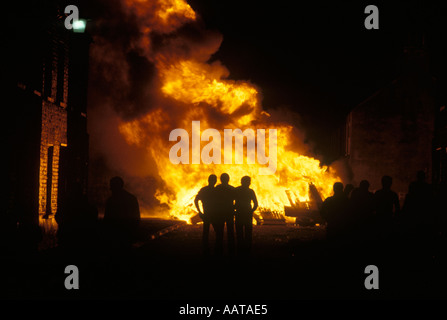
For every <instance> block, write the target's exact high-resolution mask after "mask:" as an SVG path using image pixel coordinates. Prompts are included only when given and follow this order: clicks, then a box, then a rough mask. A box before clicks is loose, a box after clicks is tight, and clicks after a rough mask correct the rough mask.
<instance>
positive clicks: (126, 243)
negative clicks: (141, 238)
mask: <svg viewBox="0 0 447 320" xmlns="http://www.w3.org/2000/svg"><path fill="white" fill-rule="evenodd" d="M110 190H111V191H112V195H111V196H110V198H109V199H107V202H106V207H105V212H104V220H103V222H104V227H105V228H106V232H107V234H108V236H109V237H108V241H110V243H109V245H111V246H112V249H128V248H130V246H131V244H132V242H133V241H134V240H135V239H136V234H137V230H138V226H139V223H140V208H139V205H138V200H137V198H136V197H135V196H134V195H132V194H130V193H129V192H127V191H126V190H124V181H123V179H121V178H120V177H113V178H112V179H110Z"/></svg>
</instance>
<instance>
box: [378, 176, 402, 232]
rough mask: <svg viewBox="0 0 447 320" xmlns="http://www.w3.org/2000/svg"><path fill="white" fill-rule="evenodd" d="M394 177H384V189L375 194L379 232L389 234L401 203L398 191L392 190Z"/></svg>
mask: <svg viewBox="0 0 447 320" xmlns="http://www.w3.org/2000/svg"><path fill="white" fill-rule="evenodd" d="M392 184H393V179H392V178H391V177H390V176H383V177H382V189H380V190H377V191H376V193H375V194H374V205H375V210H376V222H377V228H378V231H379V233H381V234H382V235H384V236H388V234H389V232H390V230H391V229H390V228H391V226H392V223H393V219H394V218H395V217H396V216H398V215H399V212H400V204H399V197H398V195H397V193H396V192H394V191H392V190H391V185H392Z"/></svg>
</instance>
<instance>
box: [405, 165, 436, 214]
mask: <svg viewBox="0 0 447 320" xmlns="http://www.w3.org/2000/svg"><path fill="white" fill-rule="evenodd" d="M432 203H433V190H432V187H431V185H430V184H428V183H427V182H426V181H425V173H424V171H418V173H417V179H416V181H413V182H411V183H410V185H409V187H408V194H407V195H406V197H405V202H404V205H403V207H402V211H403V214H404V215H408V216H411V217H414V218H415V217H416V215H421V218H422V216H423V215H424V213H426V212H429V211H430V209H432V208H431V207H432Z"/></svg>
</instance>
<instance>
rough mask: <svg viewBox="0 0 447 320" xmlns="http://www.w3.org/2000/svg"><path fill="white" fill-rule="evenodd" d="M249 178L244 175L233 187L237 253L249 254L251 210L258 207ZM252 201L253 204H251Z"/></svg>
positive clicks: (251, 223)
mask: <svg viewBox="0 0 447 320" xmlns="http://www.w3.org/2000/svg"><path fill="white" fill-rule="evenodd" d="M250 184H251V178H250V177H249V176H245V177H243V178H242V179H241V185H240V186H239V187H237V188H236V189H235V208H236V236H237V245H238V253H240V254H250V252H251V244H252V234H253V212H255V210H256V209H257V208H258V199H257V198H256V194H255V192H254V191H253V189H250ZM252 203H253V205H252Z"/></svg>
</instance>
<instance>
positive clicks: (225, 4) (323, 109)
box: [189, 0, 447, 151]
mask: <svg viewBox="0 0 447 320" xmlns="http://www.w3.org/2000/svg"><path fill="white" fill-rule="evenodd" d="M189 3H190V4H191V6H192V7H193V9H194V10H195V11H197V12H198V13H199V14H200V15H201V17H202V18H203V20H204V22H205V25H206V26H207V28H210V29H216V30H218V31H219V32H220V33H222V34H223V43H222V46H221V48H220V50H219V51H218V52H217V53H216V54H215V55H214V57H213V58H215V59H219V60H221V61H223V63H224V64H225V65H226V66H227V67H228V69H229V70H230V77H231V78H233V79H246V80H251V81H252V82H253V83H255V84H256V85H258V86H259V87H260V88H261V90H262V93H263V97H264V100H263V105H264V107H267V108H272V107H273V108H275V107H279V106H288V107H291V108H293V109H294V110H295V111H296V112H298V113H299V114H300V115H301V117H302V119H303V125H304V127H305V128H306V131H307V133H308V136H309V138H310V139H311V140H313V141H314V142H316V143H317V144H318V143H323V142H324V141H323V140H322V139H324V136H327V129H331V128H333V127H334V126H336V125H337V124H338V123H339V120H341V119H343V118H344V116H345V115H346V113H347V111H348V110H349V109H350V108H352V107H354V106H355V105H356V104H358V103H360V102H361V101H363V100H364V99H365V98H367V97H368V96H369V95H370V94H372V93H374V92H375V91H376V90H378V89H379V88H381V87H382V86H383V85H385V84H387V83H389V82H390V81H392V80H393V79H394V78H396V77H397V76H398V74H399V63H400V61H401V57H402V52H403V50H402V49H403V46H404V45H405V44H407V43H408V37H409V36H410V35H414V34H421V33H423V34H425V43H426V45H427V48H428V50H429V54H430V57H431V60H430V64H431V69H432V73H433V75H434V76H436V77H438V78H442V79H444V80H443V81H445V74H446V64H445V57H446V56H447V52H446V41H447V40H446V39H447V34H446V32H445V30H444V29H447V28H445V26H444V21H445V17H444V15H443V13H445V12H447V11H446V10H445V8H446V4H445V2H442V1H424V2H423V1H374V2H371V1H331V2H329V1H325V2H321V1H312V2H303V1H300V2H295V1H284V0H282V1H281V0H278V1H253V0H244V1H240V0H239V1H238V0H227V1H209V0H189ZM369 4H374V5H376V6H377V7H378V8H379V20H380V24H379V30H367V29H366V28H365V27H364V19H365V18H366V16H367V14H365V13H364V9H365V7H366V6H367V5H369ZM444 83H445V82H444ZM322 129H324V130H322ZM317 151H318V150H317Z"/></svg>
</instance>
